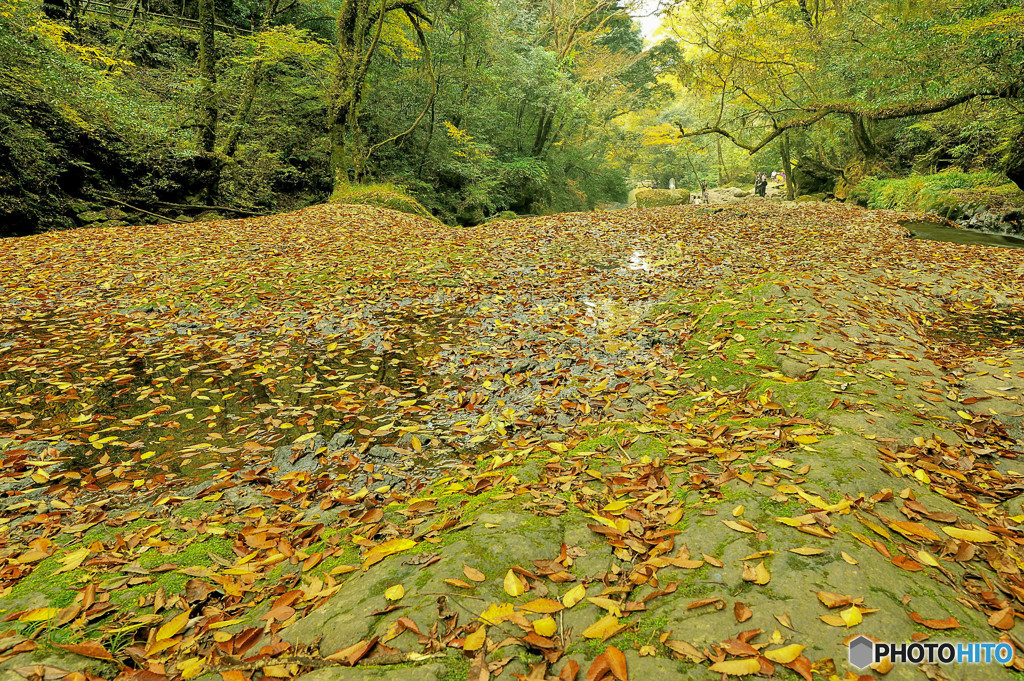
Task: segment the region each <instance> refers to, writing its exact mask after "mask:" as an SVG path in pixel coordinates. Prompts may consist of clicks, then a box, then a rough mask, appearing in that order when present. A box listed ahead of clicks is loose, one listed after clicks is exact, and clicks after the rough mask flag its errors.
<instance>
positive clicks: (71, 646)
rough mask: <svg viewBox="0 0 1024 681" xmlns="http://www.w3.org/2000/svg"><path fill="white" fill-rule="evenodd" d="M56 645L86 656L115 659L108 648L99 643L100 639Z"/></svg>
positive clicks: (98, 658)
mask: <svg viewBox="0 0 1024 681" xmlns="http://www.w3.org/2000/svg"><path fill="white" fill-rule="evenodd" d="M55 645H56V646H57V647H58V648H63V649H64V650H66V651H68V652H69V653H74V654H76V655H82V656H84V657H92V658H95V659H97V660H113V659H114V656H113V655H111V654H110V653H109V652H108V651H107V649H106V648H104V647H103V646H102V645H101V644H100V643H99V641H83V642H82V643H57V644H55Z"/></svg>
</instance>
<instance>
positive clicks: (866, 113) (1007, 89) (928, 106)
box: [676, 82, 1024, 156]
mask: <svg viewBox="0 0 1024 681" xmlns="http://www.w3.org/2000/svg"><path fill="white" fill-rule="evenodd" d="M1021 96H1024V83H1021V82H1016V83H1009V84H1006V85H1001V86H999V87H992V88H980V89H975V90H969V91H967V92H962V93H960V94H958V95H953V96H951V97H943V98H941V99H935V100H931V101H923V102H909V103H906V104H891V105H887V106H880V107H870V106H865V105H864V104H863V103H861V102H852V101H847V102H817V103H813V104H807V105H805V106H804V107H803V108H804V109H805V110H806V111H808V112H813V113H812V115H810V116H799V117H794V118H790V119H788V120H785V121H782V122H781V123H773V125H772V131H771V132H770V133H769V134H768V136H767V137H765V138H764V139H762V140H761V141H760V142H756V143H752V144H748V143H746V142H743V141H742V140H740V139H737V138H736V136H735V135H733V133H731V132H729V131H728V130H726V129H724V128H722V127H721V126H720V125H715V126H705V127H703V128H701V129H699V130H689V131H688V130H686V128H685V127H683V125H682V123H679V122H677V123H676V126H677V127H678V128H679V132H680V134H681V135H682V136H683V137H684V138H685V137H699V136H701V135H720V136H722V137H725V138H726V139H728V140H729V141H730V142H732V143H733V144H734V145H736V146H737V147H739V148H741V149H746V150H747V151H748V152H750V155H751V156H753V155H754V154H756V153H757V152H759V151H761V149H763V148H764V147H765V146H767V145H768V144H769V143H771V142H772V141H773V140H774V139H776V138H777V137H778V136H779V135H781V134H783V133H784V132H786V131H787V130H791V129H794V128H807V127H810V126H812V125H814V124H815V123H817V122H818V121H820V120H822V119H823V118H825V117H826V116H832V115H835V114H846V115H855V116H863V117H864V118H871V119H874V120H880V121H881V120H893V119H897V118H909V117H911V116H926V115H928V114H933V113H938V112H940V111H946V110H947V109H952V108H953V107H955V106H959V105H960V104H964V103H966V102H969V101H971V100H972V99H977V98H980V97H993V98H1001V99H1019V98H1020V97H1021Z"/></svg>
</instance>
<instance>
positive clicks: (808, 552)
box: [787, 546, 825, 556]
mask: <svg viewBox="0 0 1024 681" xmlns="http://www.w3.org/2000/svg"><path fill="white" fill-rule="evenodd" d="M787 550H788V551H789V552H790V553H795V554H797V555H798V556H818V555H821V554H822V553H825V549H815V548H812V547H810V546H801V547H799V548H796V549H787Z"/></svg>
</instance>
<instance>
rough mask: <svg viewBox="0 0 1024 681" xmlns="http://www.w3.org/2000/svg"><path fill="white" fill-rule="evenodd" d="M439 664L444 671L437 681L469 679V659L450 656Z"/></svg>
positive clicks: (454, 655)
mask: <svg viewBox="0 0 1024 681" xmlns="http://www.w3.org/2000/svg"><path fill="white" fill-rule="evenodd" d="M441 663H442V664H443V665H444V670H443V671H442V672H441V675H440V677H439V679H438V681H466V679H467V678H469V665H470V661H469V658H466V657H463V656H462V655H456V654H450V655H448V656H446V657H445V658H444V659H443V660H442V661H441Z"/></svg>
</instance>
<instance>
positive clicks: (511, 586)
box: [504, 570, 526, 598]
mask: <svg viewBox="0 0 1024 681" xmlns="http://www.w3.org/2000/svg"><path fill="white" fill-rule="evenodd" d="M504 587H505V593H507V594H508V595H509V596H511V597H512V598H518V597H519V596H522V595H523V594H524V593H526V586H525V585H524V584H523V580H521V579H520V578H519V575H517V574H516V573H515V572H513V571H512V570H509V571H508V572H506V573H505V583H504Z"/></svg>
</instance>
